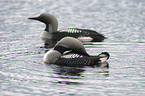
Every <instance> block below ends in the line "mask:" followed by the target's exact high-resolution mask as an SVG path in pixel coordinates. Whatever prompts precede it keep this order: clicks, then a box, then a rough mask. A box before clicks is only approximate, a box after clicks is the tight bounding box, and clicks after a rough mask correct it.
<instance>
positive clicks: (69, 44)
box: [54, 37, 89, 56]
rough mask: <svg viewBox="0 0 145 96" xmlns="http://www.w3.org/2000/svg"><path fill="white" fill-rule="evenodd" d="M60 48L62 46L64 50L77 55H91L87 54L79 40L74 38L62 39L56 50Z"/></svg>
mask: <svg viewBox="0 0 145 96" xmlns="http://www.w3.org/2000/svg"><path fill="white" fill-rule="evenodd" d="M58 46H62V47H63V48H65V49H67V50H71V51H72V52H74V53H77V54H81V55H85V56H89V54H88V53H87V52H86V50H85V48H84V46H83V44H82V43H81V42H80V41H79V40H78V39H76V38H73V37H64V38H62V39H61V40H60V41H59V42H58V43H57V44H56V46H55V47H54V49H56V48H57V47H58ZM57 49H58V48H57ZM59 49H60V48H59ZM59 49H58V50H59Z"/></svg>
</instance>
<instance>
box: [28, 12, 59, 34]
mask: <svg viewBox="0 0 145 96" xmlns="http://www.w3.org/2000/svg"><path fill="white" fill-rule="evenodd" d="M28 19H31V20H38V21H40V22H43V23H44V24H45V25H46V28H45V31H48V32H50V31H52V32H57V28H58V21H57V19H56V17H55V16H53V15H51V14H49V13H42V14H41V15H39V16H38V17H31V18H28Z"/></svg>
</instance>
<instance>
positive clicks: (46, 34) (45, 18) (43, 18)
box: [28, 13, 106, 45]
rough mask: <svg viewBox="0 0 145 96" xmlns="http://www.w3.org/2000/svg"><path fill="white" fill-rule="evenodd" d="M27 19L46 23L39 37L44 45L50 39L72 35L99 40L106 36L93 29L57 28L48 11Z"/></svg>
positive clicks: (84, 39) (56, 22)
mask: <svg viewBox="0 0 145 96" xmlns="http://www.w3.org/2000/svg"><path fill="white" fill-rule="evenodd" d="M28 19H31V20H37V21H40V22H42V23H44V24H45V25H46V27H45V29H44V31H43V32H41V36H40V37H41V39H42V40H43V41H44V43H45V45H49V42H50V40H56V41H59V40H60V39H62V38H63V37H67V36H69V37H74V38H77V39H79V40H81V41H89V42H101V41H103V40H104V39H106V37H105V36H104V35H102V34H100V33H98V32H96V31H95V30H90V29H83V28H66V29H62V30H58V20H57V18H56V17H55V16H54V15H52V14H50V13H42V14H40V15H39V16H37V17H30V18H28Z"/></svg>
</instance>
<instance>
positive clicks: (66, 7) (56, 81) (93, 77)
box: [0, 0, 145, 96]
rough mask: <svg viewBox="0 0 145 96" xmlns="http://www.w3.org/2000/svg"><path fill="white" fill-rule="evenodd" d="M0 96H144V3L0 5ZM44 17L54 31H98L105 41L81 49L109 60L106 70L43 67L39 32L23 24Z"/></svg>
mask: <svg viewBox="0 0 145 96" xmlns="http://www.w3.org/2000/svg"><path fill="white" fill-rule="evenodd" d="M0 6H1V8H0V43H1V44H0V95H1V96H34V95H35V96H36V95H37V96H61V95H62V96H64V95H65V96H82V95H83V96H90V95H91V96H96V95H102V96H125V95H129V96H144V94H145V89H144V87H145V51H144V50H145V1H144V0H121V1H120V0H91V1H90V0H80V1H78V0H72V1H68V0H1V1H0ZM43 12H49V13H51V14H53V15H55V16H56V17H57V19H58V21H59V29H63V28H69V27H77V28H90V29H95V30H98V31H99V32H100V33H102V34H104V35H105V36H106V37H108V39H106V40H105V41H104V42H94V43H93V44H91V45H89V44H88V45H85V48H86V50H87V52H88V53H89V54H91V55H97V54H99V53H101V52H102V51H107V52H109V53H110V54H111V57H110V59H109V61H108V63H109V66H110V67H109V68H108V69H107V68H91V67H85V68H69V67H60V66H56V65H51V66H50V65H45V64H44V63H43V61H42V58H43V55H44V53H45V50H46V49H45V48H43V47H42V46H43V43H42V41H41V39H40V37H39V36H40V32H41V31H42V30H43V29H44V25H43V24H41V23H40V22H34V21H30V20H28V19H27V18H28V17H32V16H38V15H39V14H40V13H43Z"/></svg>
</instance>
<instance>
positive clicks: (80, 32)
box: [52, 28, 105, 42]
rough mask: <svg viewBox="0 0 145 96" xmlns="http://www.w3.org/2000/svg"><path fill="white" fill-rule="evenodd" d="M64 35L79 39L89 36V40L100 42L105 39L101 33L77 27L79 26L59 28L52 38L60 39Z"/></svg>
mask: <svg viewBox="0 0 145 96" xmlns="http://www.w3.org/2000/svg"><path fill="white" fill-rule="evenodd" d="M66 36H70V37H74V38H77V39H81V38H83V37H84V38H86V39H88V38H89V41H92V42H101V41H103V40H104V39H105V37H104V36H103V35H102V34H100V33H98V32H96V31H94V30H89V29H79V28H67V29H64V30H60V31H58V32H55V33H53V36H52V38H53V39H56V40H60V39H61V38H63V37H66ZM82 41H83V40H82Z"/></svg>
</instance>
